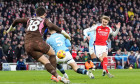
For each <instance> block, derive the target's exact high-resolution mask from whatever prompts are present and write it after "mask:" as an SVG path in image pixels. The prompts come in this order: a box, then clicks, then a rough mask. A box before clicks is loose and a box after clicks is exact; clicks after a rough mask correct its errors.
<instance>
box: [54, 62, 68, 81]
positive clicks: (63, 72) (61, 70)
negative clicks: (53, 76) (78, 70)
mask: <svg viewBox="0 0 140 84" xmlns="http://www.w3.org/2000/svg"><path fill="white" fill-rule="evenodd" d="M57 69H58V70H59V71H60V72H61V73H62V74H63V77H64V78H67V79H68V78H69V77H68V75H67V73H65V70H64V69H63V67H62V65H61V64H57Z"/></svg>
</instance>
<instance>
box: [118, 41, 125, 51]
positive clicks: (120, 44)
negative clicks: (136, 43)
mask: <svg viewBox="0 0 140 84" xmlns="http://www.w3.org/2000/svg"><path fill="white" fill-rule="evenodd" d="M119 48H121V50H122V51H123V50H124V43H123V40H120V42H119Z"/></svg>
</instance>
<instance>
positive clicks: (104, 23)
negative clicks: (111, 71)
mask: <svg viewBox="0 0 140 84" xmlns="http://www.w3.org/2000/svg"><path fill="white" fill-rule="evenodd" d="M107 24H108V20H105V19H102V26H103V27H106V26H107Z"/></svg>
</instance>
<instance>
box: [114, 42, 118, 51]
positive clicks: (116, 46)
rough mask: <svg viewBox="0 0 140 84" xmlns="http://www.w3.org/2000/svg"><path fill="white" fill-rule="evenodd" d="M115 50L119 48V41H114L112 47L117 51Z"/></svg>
mask: <svg viewBox="0 0 140 84" xmlns="http://www.w3.org/2000/svg"><path fill="white" fill-rule="evenodd" d="M117 50H119V43H118V42H116V43H115V46H114V47H113V51H117Z"/></svg>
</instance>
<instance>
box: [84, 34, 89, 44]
mask: <svg viewBox="0 0 140 84" xmlns="http://www.w3.org/2000/svg"><path fill="white" fill-rule="evenodd" d="M87 34H88V36H89V32H87ZM87 40H90V38H87V37H86V36H84V42H86V41H87Z"/></svg>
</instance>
